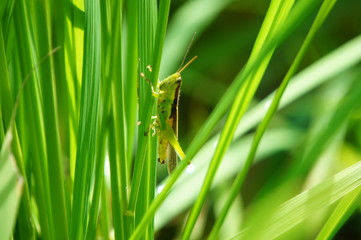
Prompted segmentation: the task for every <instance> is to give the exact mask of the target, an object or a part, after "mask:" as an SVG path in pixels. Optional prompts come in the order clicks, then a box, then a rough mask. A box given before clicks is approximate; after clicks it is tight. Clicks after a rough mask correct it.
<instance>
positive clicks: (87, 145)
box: [70, 0, 101, 239]
mask: <svg viewBox="0 0 361 240" xmlns="http://www.w3.org/2000/svg"><path fill="white" fill-rule="evenodd" d="M84 32H85V39H84V62H83V82H82V95H81V105H80V118H79V119H80V121H79V133H78V144H77V145H78V151H77V157H76V168H75V180H74V191H73V205H72V219H71V228H70V238H71V239H83V238H84V236H85V231H86V227H87V224H88V216H89V215H88V212H89V196H90V184H91V174H92V172H93V168H94V160H95V143H96V141H95V136H96V133H97V129H98V126H97V125H98V115H99V114H98V112H99V95H100V58H101V52H100V48H101V41H100V6H99V2H98V1H91V0H87V1H85V31H84Z"/></svg>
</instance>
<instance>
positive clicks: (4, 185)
mask: <svg viewBox="0 0 361 240" xmlns="http://www.w3.org/2000/svg"><path fill="white" fill-rule="evenodd" d="M11 142H12V134H11V129H10V130H9V131H8V133H7V134H6V137H5V140H4V142H3V144H2V146H1V151H0V178H1V184H0V216H1V217H2V219H6V221H3V222H2V224H1V226H0V238H1V239H10V238H11V236H12V232H13V228H14V226H15V220H16V213H17V211H18V207H19V203H20V198H21V193H22V187H23V181H22V178H21V177H20V176H19V173H18V171H17V168H16V163H15V159H14V155H13V154H12V152H11Z"/></svg>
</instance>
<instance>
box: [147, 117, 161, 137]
mask: <svg viewBox="0 0 361 240" xmlns="http://www.w3.org/2000/svg"><path fill="white" fill-rule="evenodd" d="M151 120H152V122H151V123H150V125H149V128H148V131H146V132H145V133H144V136H148V134H149V132H150V131H151V130H152V131H153V132H152V137H154V136H156V135H159V132H160V125H159V121H158V117H157V116H152V117H151Z"/></svg>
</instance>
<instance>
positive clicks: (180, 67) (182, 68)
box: [177, 32, 196, 73]
mask: <svg viewBox="0 0 361 240" xmlns="http://www.w3.org/2000/svg"><path fill="white" fill-rule="evenodd" d="M195 36H196V32H194V34H193V37H192V40H191V42H190V43H189V46H188V48H187V51H186V54H184V57H183V60H182V63H181V65H180V66H179V68H178V70H177V72H178V73H180V72H181V71H182V70H184V69H185V68H186V67H187V66H188V65H189V64H190V63H191V62H193V61H194V59H195V58H194V57H193V58H192V59H193V60H191V61H189V62H188V63H187V64H186V65H185V66H184V67H182V66H183V63H184V61H185V60H186V57H187V55H188V52H189V49H191V46H192V43H193V40H194V37H195Z"/></svg>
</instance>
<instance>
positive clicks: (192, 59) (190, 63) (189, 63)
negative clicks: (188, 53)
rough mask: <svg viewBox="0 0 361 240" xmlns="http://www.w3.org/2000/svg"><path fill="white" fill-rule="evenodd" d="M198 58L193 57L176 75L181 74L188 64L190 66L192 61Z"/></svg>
mask: <svg viewBox="0 0 361 240" xmlns="http://www.w3.org/2000/svg"><path fill="white" fill-rule="evenodd" d="M197 57H198V56H194V57H193V58H192V59H191V60H189V61H188V62H187V63H186V64H185V65H184V66H183V67H182V68H181V69H180V70H178V71H177V73H181V72H182V71H183V70H184V69H186V67H188V65H189V64H191V63H192V62H193V61H194V60H196V59H197Z"/></svg>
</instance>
